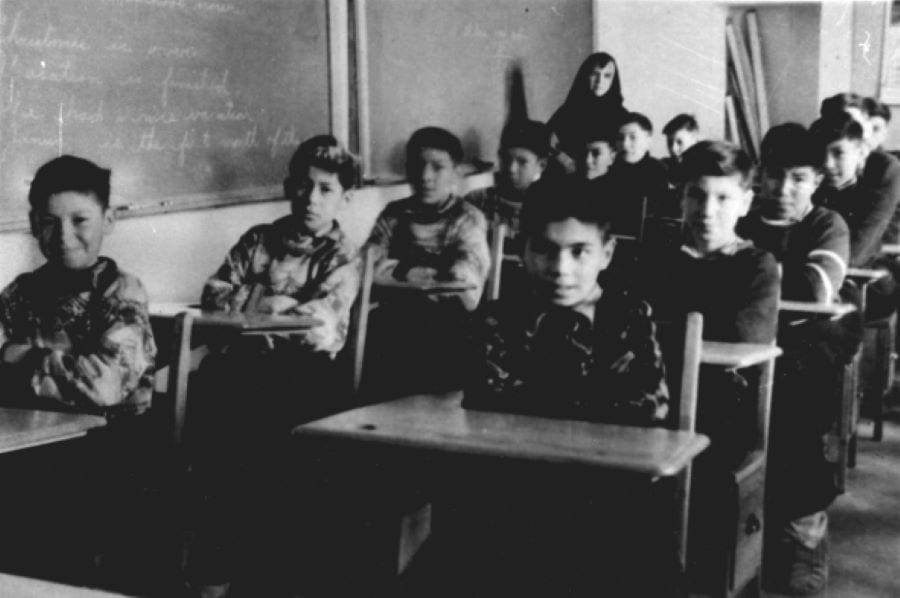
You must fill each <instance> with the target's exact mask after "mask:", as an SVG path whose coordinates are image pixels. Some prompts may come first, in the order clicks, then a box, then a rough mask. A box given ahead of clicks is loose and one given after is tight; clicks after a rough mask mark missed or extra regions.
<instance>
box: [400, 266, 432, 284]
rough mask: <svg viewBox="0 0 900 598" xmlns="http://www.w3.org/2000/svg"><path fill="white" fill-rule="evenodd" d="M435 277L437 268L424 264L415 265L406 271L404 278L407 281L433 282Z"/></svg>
mask: <svg viewBox="0 0 900 598" xmlns="http://www.w3.org/2000/svg"><path fill="white" fill-rule="evenodd" d="M436 279H437V270H436V269H435V268H428V267H425V266H415V267H413V268H410V269H409V270H408V271H407V272H406V280H408V281H409V282H434V281H435V280H436Z"/></svg>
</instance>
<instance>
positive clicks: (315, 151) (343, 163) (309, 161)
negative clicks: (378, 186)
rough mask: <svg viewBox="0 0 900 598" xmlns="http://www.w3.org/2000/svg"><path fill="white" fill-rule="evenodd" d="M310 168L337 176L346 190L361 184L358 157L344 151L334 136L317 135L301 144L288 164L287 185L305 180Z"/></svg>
mask: <svg viewBox="0 0 900 598" xmlns="http://www.w3.org/2000/svg"><path fill="white" fill-rule="evenodd" d="M310 166H315V167H316V168H321V169H322V170H324V171H326V172H331V173H333V174H336V175H337V176H338V181H340V183H341V186H342V187H343V188H344V189H352V188H353V187H355V186H356V185H357V183H358V182H359V166H358V161H357V159H356V156H354V155H353V154H351V153H350V152H348V151H347V150H346V149H344V147H343V146H342V145H341V144H340V143H339V142H338V140H337V139H336V138H335V137H334V136H333V135H316V136H315V137H310V138H309V139H307V140H306V141H304V142H303V143H301V144H300V147H298V148H297V151H296V152H294V155H293V157H291V161H290V163H289V164H288V180H287V181H285V184H286V185H287V184H290V183H291V182H296V181H300V180H301V179H303V178H305V177H306V175H307V172H308V171H309V168H310Z"/></svg>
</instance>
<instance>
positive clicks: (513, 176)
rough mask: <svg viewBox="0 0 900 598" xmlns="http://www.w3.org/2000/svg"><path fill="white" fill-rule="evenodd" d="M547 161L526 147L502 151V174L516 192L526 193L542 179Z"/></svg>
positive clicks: (509, 148)
mask: <svg viewBox="0 0 900 598" xmlns="http://www.w3.org/2000/svg"><path fill="white" fill-rule="evenodd" d="M546 166H547V160H546V159H544V158H538V156H537V154H535V153H534V152H533V151H531V150H529V149H525V148H524V147H508V148H506V149H503V150H500V173H501V175H502V176H503V180H504V181H505V182H506V183H507V184H508V185H509V186H510V187H512V188H513V189H515V190H516V191H525V190H527V189H528V187H530V186H531V183H533V182H535V181H536V180H538V179H539V178H540V177H541V174H542V173H543V172H544V168H545V167H546Z"/></svg>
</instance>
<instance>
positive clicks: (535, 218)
mask: <svg viewBox="0 0 900 598" xmlns="http://www.w3.org/2000/svg"><path fill="white" fill-rule="evenodd" d="M605 203H606V202H603V201H597V197H596V192H594V191H592V189H591V187H590V186H589V185H588V184H586V182H585V181H582V180H580V179H578V178H577V177H566V178H564V179H556V180H553V181H549V180H547V181H545V180H543V179H541V180H539V181H537V182H535V183H534V184H533V185H531V187H529V188H528V191H527V193H526V196H525V203H524V205H523V207H522V218H521V226H520V230H521V233H522V237H523V239H524V240H526V241H527V240H528V239H530V238H532V237H534V236H536V235H539V234H541V233H542V232H543V231H544V229H545V228H546V227H547V225H548V224H549V223H551V222H561V221H563V220H567V219H569V218H574V219H575V220H578V221H579V222H583V223H584V224H591V225H594V226H596V227H597V230H598V231H599V232H600V238H601V239H602V241H603V242H604V243H605V242H607V241H609V240H610V238H611V234H610V226H611V223H612V218H611V214H610V213H609V210H608V209H607V208H605V207H604V204H605Z"/></svg>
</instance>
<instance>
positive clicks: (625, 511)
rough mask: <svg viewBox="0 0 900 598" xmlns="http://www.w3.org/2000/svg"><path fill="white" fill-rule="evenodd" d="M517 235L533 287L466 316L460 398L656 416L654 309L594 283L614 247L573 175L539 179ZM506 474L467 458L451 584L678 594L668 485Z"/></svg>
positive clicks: (559, 411) (557, 410)
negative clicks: (468, 329) (470, 323)
mask: <svg viewBox="0 0 900 598" xmlns="http://www.w3.org/2000/svg"><path fill="white" fill-rule="evenodd" d="M522 232H523V235H524V237H525V251H524V262H525V267H526V270H527V273H528V278H529V282H530V289H529V291H530V292H529V294H527V295H526V296H523V297H515V298H501V299H500V300H499V301H498V302H495V303H490V304H488V306H487V308H486V310H485V312H484V313H483V314H482V315H481V316H480V317H479V318H478V321H477V322H476V323H475V325H474V329H473V331H472V336H471V339H470V340H471V345H470V349H471V352H470V354H469V359H468V360H467V367H466V372H467V375H466V385H465V390H464V398H463V403H462V404H463V407H464V408H465V409H471V410H488V411H501V412H510V413H518V414H526V415H536V416H541V417H552V418H562V419H573V420H588V421H604V422H610V423H617V424H631V425H638V426H655V425H661V424H662V423H663V422H664V420H665V419H666V417H667V413H668V409H669V393H668V389H667V387H666V383H665V379H664V366H663V361H662V355H661V352H660V349H659V346H658V344H657V341H656V338H655V329H654V324H653V322H652V320H651V314H650V308H649V306H648V305H647V304H646V303H644V302H642V301H638V300H634V299H632V298H630V297H629V296H628V295H627V294H626V293H624V292H623V291H622V290H621V289H617V288H614V287H613V286H610V285H606V284H603V285H602V286H601V283H599V282H598V279H599V278H600V275H601V273H602V272H603V270H604V269H605V268H606V267H607V265H608V264H609V262H610V259H611V258H612V255H613V251H614V246H615V241H614V239H613V238H612V236H611V234H610V222H609V218H608V216H607V215H606V214H605V212H604V210H602V209H601V208H599V207H598V205H597V202H596V201H594V199H593V198H592V197H591V196H590V194H589V193H588V192H587V189H586V188H585V187H584V185H581V184H578V182H577V181H575V180H572V179H569V180H567V181H564V182H560V183H558V184H556V185H555V186H554V187H553V188H547V187H541V188H536V189H535V192H534V193H533V194H531V195H530V196H529V198H528V203H527V204H526V207H525V210H524V212H523V216H522ZM523 432H524V431H523ZM507 471H508V472H509V473H504V472H493V470H492V469H490V467H489V466H486V467H485V468H483V469H479V468H473V469H472V471H471V472H470V474H469V475H470V476H471V478H472V480H473V483H472V485H470V486H469V488H468V491H467V489H464V488H459V489H456V491H455V492H454V491H452V490H451V492H449V494H448V495H450V496H452V497H453V499H452V501H453V504H454V505H456V506H455V508H454V509H452V510H451V511H450V512H451V513H463V514H464V515H458V516H459V518H460V519H459V521H458V525H457V524H453V525H450V526H449V527H451V528H452V529H450V530H448V531H450V532H452V533H454V534H458V537H462V538H466V539H465V540H463V541H461V542H460V541H459V540H457V542H458V544H460V545H462V547H463V548H462V551H463V553H464V554H462V555H461V557H460V560H458V561H457V560H453V562H454V566H453V568H452V571H451V575H452V577H453V578H454V579H453V581H452V582H451V583H470V584H471V587H469V588H463V590H468V593H472V592H473V590H472V587H475V588H478V589H484V588H486V587H487V588H491V589H490V590H488V591H487V592H486V593H485V594H484V595H498V596H499V595H558V594H559V595H561V594H565V595H567V596H589V595H596V593H597V591H598V590H599V589H600V588H602V591H603V592H604V595H610V596H645V595H646V596H673V595H679V592H680V589H679V587H680V584H681V572H680V567H679V566H678V565H677V558H676V556H675V555H676V551H675V548H674V544H673V543H672V542H671V539H672V538H671V536H667V532H666V530H668V529H671V527H669V526H670V525H671V522H670V521H667V516H666V512H667V511H666V509H665V508H664V507H663V506H662V505H663V504H671V503H663V502H659V503H657V502H656V501H657V500H660V501H664V500H666V498H665V497H664V496H663V494H664V493H665V491H666V490H665V489H663V488H661V487H659V486H647V485H642V484H635V485H629V484H627V483H623V484H621V485H604V486H603V490H602V491H601V490H599V488H598V486H597V485H595V484H592V483H584V482H585V480H584V478H583V477H580V478H579V476H566V475H565V474H564V472H562V471H556V472H554V471H548V470H540V471H538V472H537V473H538V474H543V475H539V477H537V478H534V477H533V476H534V475H535V472H534V471H533V470H528V472H530V473H527V472H525V471H519V470H510V468H507ZM492 472H493V473H492ZM575 478H579V479H580V482H579V481H578V479H575ZM548 480H553V481H548ZM666 488H667V487H666ZM473 489H474V491H473ZM658 493H659V494H658ZM671 498H672V497H671V496H668V500H671ZM610 513H615V514H616V515H615V517H610V516H609V514H610ZM481 522H483V524H482V523H481ZM625 522H627V523H625ZM488 530H490V531H488ZM467 534H468V535H467ZM588 545H589V546H590V550H587V549H585V548H584V547H585V546H588ZM551 547H552V548H551ZM569 547H571V548H569ZM473 571H483V572H486V573H484V574H478V576H477V577H476V578H475V579H474V580H472V579H471V578H467V577H466V576H467V575H472V574H473V573H472V572H473ZM513 572H514V573H513ZM484 577H487V578H488V579H487V580H485V579H484ZM460 579H462V580H465V582H462V581H460ZM513 580H515V581H517V582H518V583H519V584H520V585H519V586H515V585H514V583H513ZM492 584H494V585H492ZM498 588H500V589H498ZM451 595H468V594H467V593H466V592H465V591H461V590H457V591H456V593H455V594H454V593H453V592H451Z"/></svg>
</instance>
